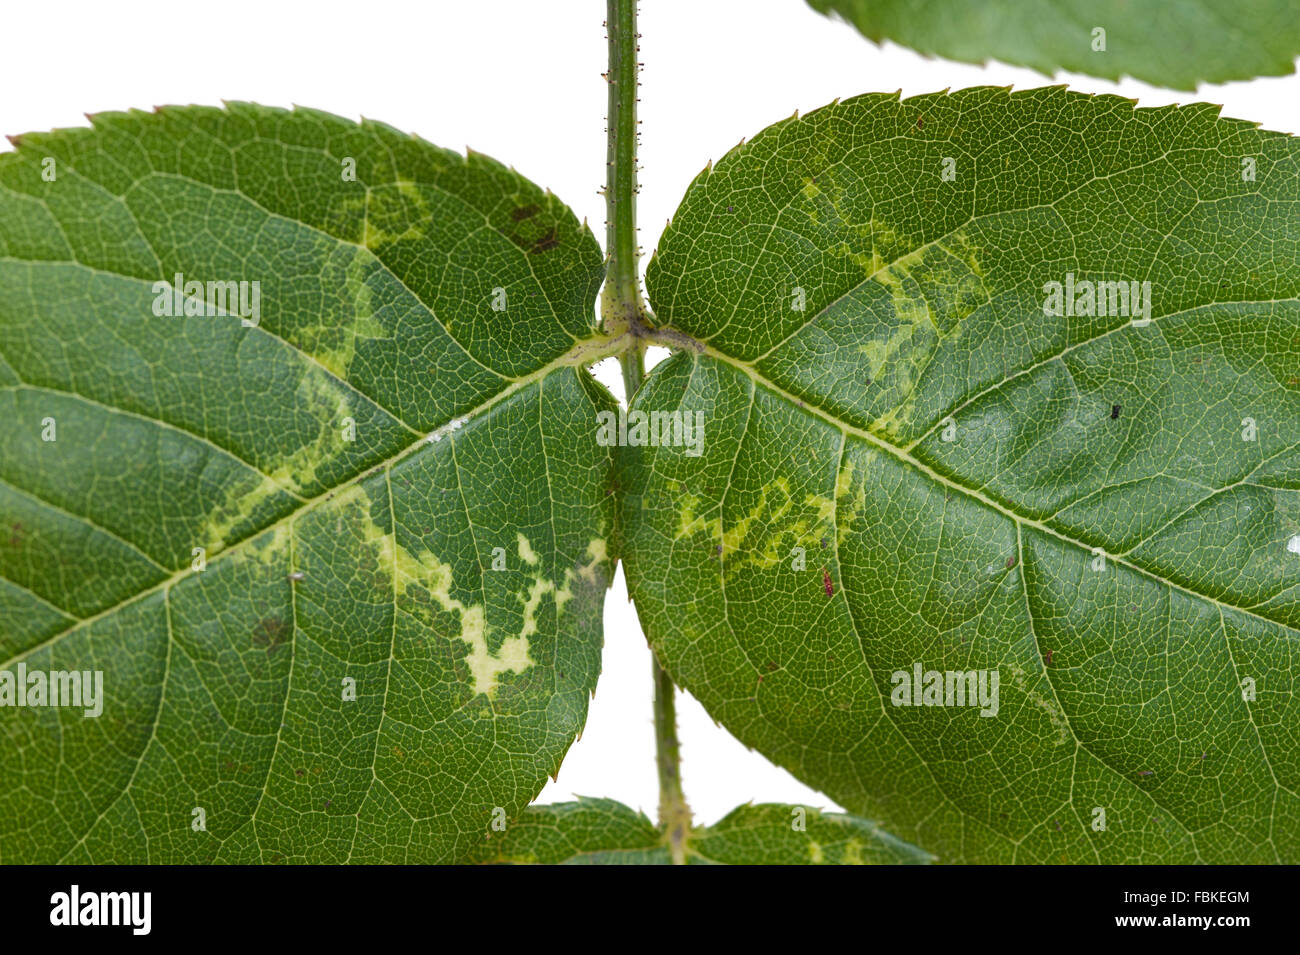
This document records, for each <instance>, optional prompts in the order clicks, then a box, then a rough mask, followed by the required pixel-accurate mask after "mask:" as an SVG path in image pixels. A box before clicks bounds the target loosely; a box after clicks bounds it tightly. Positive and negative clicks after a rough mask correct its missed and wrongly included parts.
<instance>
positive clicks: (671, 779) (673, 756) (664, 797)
mask: <svg viewBox="0 0 1300 955" xmlns="http://www.w3.org/2000/svg"><path fill="white" fill-rule="evenodd" d="M650 665H651V666H652V667H654V681H655V749H656V754H657V757H658V763H659V824H660V825H661V826H663V827H664V832H665V836H666V838H667V840H668V848H669V849H670V850H671V852H672V858H673V865H685V864H686V839H687V836H688V835H689V834H690V831H691V809H690V806H688V805H687V804H686V797H685V796H684V795H683V794H682V771H681V751H680V746H679V744H678V742H677V707H676V703H675V701H674V699H673V693H674V691H675V690H676V687H674V686H673V681H672V677H670V676H669V675H668V674H667V673H666V672H664V669H663V667H661V666H660V665H659V661H658V660H654V659H652V660H651V661H650Z"/></svg>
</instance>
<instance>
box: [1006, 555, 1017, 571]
mask: <svg viewBox="0 0 1300 955" xmlns="http://www.w3.org/2000/svg"><path fill="white" fill-rule="evenodd" d="M1014 566H1016V555H1015V554H1012V555H1011V556H1010V557H1008V558H1007V570H1010V569H1011V568H1012V567H1014Z"/></svg>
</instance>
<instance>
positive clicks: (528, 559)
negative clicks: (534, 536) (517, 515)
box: [517, 534, 537, 564]
mask: <svg viewBox="0 0 1300 955" xmlns="http://www.w3.org/2000/svg"><path fill="white" fill-rule="evenodd" d="M517 537H518V540H519V559H520V560H522V561H523V562H524V563H525V564H535V563H537V552H536V551H534V550H533V545H532V544H530V543H528V538H527V537H525V536H524V535H523V534H519V535H517Z"/></svg>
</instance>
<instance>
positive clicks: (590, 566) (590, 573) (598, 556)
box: [555, 537, 609, 614]
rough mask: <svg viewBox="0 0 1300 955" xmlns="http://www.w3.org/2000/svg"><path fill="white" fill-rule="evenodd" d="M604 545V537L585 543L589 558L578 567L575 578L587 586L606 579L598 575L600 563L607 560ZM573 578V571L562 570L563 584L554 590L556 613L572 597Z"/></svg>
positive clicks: (607, 556) (592, 585)
mask: <svg viewBox="0 0 1300 955" xmlns="http://www.w3.org/2000/svg"><path fill="white" fill-rule="evenodd" d="M605 547H606V545H605V539H604V538H603V537H597V538H594V539H592V541H591V543H589V544H588V545H587V557H588V558H589V560H588V562H587V563H586V564H583V565H581V566H579V567H578V573H577V579H580V580H582V581H583V582H584V583H585V584H587V586H589V587H595V586H597V585H599V584H602V583H605V582H606V581H607V580H608V578H602V577H601V576H600V574H601V573H602V570H601V566H600V565H601V564H603V563H606V562H607V561H608V560H609V555H608V553H607V551H606V549H605ZM574 579H575V576H574V573H573V571H571V570H566V571H565V572H564V586H563V587H561V588H560V589H559V590H557V591H556V592H555V612H556V613H557V614H558V613H560V612H561V611H563V610H564V605H565V604H566V603H568V602H569V601H570V600H572V599H573V582H574Z"/></svg>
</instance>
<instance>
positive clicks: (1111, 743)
mask: <svg viewBox="0 0 1300 955" xmlns="http://www.w3.org/2000/svg"><path fill="white" fill-rule="evenodd" d="M922 119H923V120H924V121H923V122H922ZM945 158H950V159H952V160H953V162H952V163H948V162H946V161H945ZM1243 160H1250V162H1243ZM947 170H953V171H954V172H955V178H948V177H946V176H945V172H946V171H947ZM1251 170H1253V175H1247V174H1246V173H1248V172H1249V171H1251ZM1074 280H1077V281H1078V282H1080V283H1082V282H1085V281H1087V282H1123V283H1131V282H1136V283H1139V285H1138V289H1137V291H1138V293H1139V295H1138V297H1137V298H1134V299H1132V300H1131V301H1130V308H1129V309H1128V314H1125V313H1124V311H1123V309H1121V308H1120V306H1121V305H1123V300H1122V299H1120V298H1119V296H1118V291H1117V289H1118V287H1117V286H1115V287H1112V288H1111V289H1110V291H1108V292H1107V295H1106V296H1105V298H1106V301H1107V307H1106V309H1105V311H1106V312H1107V314H1094V315H1087V314H1082V311H1083V310H1084V308H1083V307H1084V306H1086V304H1087V303H1086V301H1084V300H1083V295H1082V289H1083V288H1084V286H1083V285H1080V286H1079V287H1078V289H1076V292H1077V293H1079V299H1078V302H1077V303H1076V304H1079V305H1080V314H1075V315H1073V316H1065V315H1062V316H1060V317H1057V316H1049V315H1047V314H1045V311H1046V310H1047V309H1049V307H1051V298H1052V293H1051V289H1052V286H1051V283H1061V284H1062V285H1063V284H1064V283H1066V282H1067V281H1074ZM1143 282H1150V289H1151V293H1150V296H1149V297H1145V296H1142V295H1141V292H1142V288H1141V284H1140V283H1143ZM647 284H648V289H649V294H650V299H651V304H652V306H653V308H654V310H655V314H656V319H657V321H658V322H659V323H660V324H661V325H663V326H665V327H666V328H668V329H670V331H668V332H667V333H663V334H661V335H660V337H661V338H670V337H671V338H676V339H680V340H683V341H689V339H690V338H693V339H695V340H697V342H698V347H697V348H686V349H684V350H683V351H682V352H680V353H679V354H677V355H676V356H674V357H673V358H671V359H669V360H668V361H666V362H664V363H663V364H661V365H660V366H658V367H657V368H656V369H655V370H654V372H653V373H652V374H651V376H650V378H649V379H648V380H647V382H646V384H645V385H644V386H643V388H642V390H641V391H640V392H639V393H638V394H637V396H636V399H635V401H634V407H635V409H637V410H640V411H660V412H662V411H667V412H673V411H678V410H680V411H683V412H686V413H691V414H697V413H702V414H703V415H704V422H705V438H704V442H703V453H702V454H701V455H700V456H697V457H692V456H691V455H690V454H688V453H686V451H687V450H688V449H686V448H683V447H675V446H670V445H668V444H663V445H661V446H657V447H655V446H650V447H629V448H626V449H622V450H621V452H620V462H619V470H620V472H621V473H620V476H619V483H620V486H621V487H622V488H624V498H623V524H622V528H623V533H624V538H623V539H624V559H625V561H626V566H627V573H628V582H629V590H630V592H631V594H632V596H633V598H634V600H635V602H636V604H637V608H638V612H639V615H640V618H641V621H642V624H643V626H644V627H645V629H646V632H647V634H648V636H649V638H650V640H651V642H652V644H653V645H654V647H655V649H656V651H657V655H658V656H659V659H660V660H661V661H662V662H663V664H664V665H665V666H666V667H667V668H668V670H669V672H670V673H671V675H672V676H673V678H674V679H675V680H676V681H677V682H678V683H679V684H680V685H681V686H684V687H685V688H686V689H688V690H689V691H690V692H691V693H693V694H694V695H695V696H696V697H697V698H698V699H699V700H700V701H701V702H702V703H703V704H704V706H705V708H706V709H707V710H708V711H709V713H710V714H711V715H712V716H713V717H714V718H715V719H717V720H719V721H720V722H721V723H723V724H724V725H725V726H727V727H728V728H729V729H730V730H731V731H732V732H733V733H735V734H736V735H737V736H738V737H739V738H740V739H741V741H742V742H744V743H746V744H747V745H749V746H751V747H754V748H756V749H758V750H759V751H761V752H762V753H764V754H765V755H767V756H768V757H769V758H771V759H773V760H774V761H775V762H777V763H778V764H780V765H782V766H784V767H786V768H788V769H789V770H790V771H791V772H793V773H794V774H795V775H796V776H797V777H799V778H800V779H802V780H803V781H805V782H806V783H808V784H810V785H812V786H815V787H816V788H818V789H820V790H822V791H824V792H826V793H827V794H829V795H830V796H831V797H832V798H834V799H835V800H836V801H837V802H839V804H840V805H842V806H845V807H846V808H847V809H848V810H849V811H851V812H854V813H858V814H861V815H864V816H868V817H870V818H873V819H877V820H879V821H880V823H881V825H883V826H885V827H886V828H888V829H889V830H890V831H891V832H893V833H895V834H897V835H898V836H899V837H901V838H904V839H906V840H908V841H909V842H913V843H915V844H916V845H918V846H921V847H922V848H924V849H926V850H928V851H930V852H932V853H934V854H935V855H936V856H937V857H938V858H939V860H940V861H944V862H977V861H978V862H994V861H1001V862H1010V861H1016V862H1048V861H1051V862H1056V861H1072V862H1098V861H1100V862H1105V863H1121V862H1122V863H1134V862H1192V861H1200V862H1279V861H1283V862H1296V861H1300V798H1298V797H1297V795H1296V794H1297V793H1298V792H1300V749H1298V748H1297V747H1296V746H1295V740H1296V738H1297V736H1300V702H1297V695H1296V694H1295V692H1294V691H1295V673H1296V666H1295V651H1296V646H1297V641H1298V639H1300V552H1298V551H1300V303H1298V301H1297V297H1298V296H1300V147H1298V146H1297V142H1296V140H1295V139H1292V138H1290V137H1287V136H1284V135H1280V134H1276V133H1268V132H1262V131H1260V130H1258V129H1257V128H1255V127H1254V126H1252V125H1251V124H1249V123H1244V122H1238V121H1233V120H1225V119H1220V118H1219V117H1218V115H1217V110H1216V108H1215V107H1211V106H1203V105H1197V106H1188V107H1182V108H1176V107H1169V108H1161V109H1135V108H1134V107H1133V105H1132V104H1131V103H1130V102H1128V101H1126V100H1122V99H1119V98H1117V97H1089V96H1084V95H1080V94H1077V93H1072V92H1068V91H1066V90H1063V89H1059V88H1057V89H1037V90H1028V91H1023V92H1017V93H1009V92H1007V91H1005V90H995V89H987V88H986V89H973V90H966V91H963V92H959V93H955V94H952V95H945V94H934V95H928V96H921V97H917V98H914V99H910V100H906V101H900V100H899V99H898V98H897V97H896V96H887V95H869V96H863V97H859V98H857V99H854V100H850V101H847V102H843V103H838V104H835V105H832V106H829V107H826V108H824V109H821V110H818V111H817V112H815V113H812V114H811V115H808V116H805V117H803V118H797V117H796V118H793V119H790V120H786V121H784V122H781V123H778V124H776V125H775V126H772V127H769V128H768V129H766V130H764V131H763V132H762V133H760V134H759V135H758V136H756V137H755V138H754V139H753V140H752V141H751V142H749V143H748V144H746V145H742V146H741V147H739V148H737V149H736V150H734V151H733V152H731V153H730V154H729V155H727V156H726V157H725V158H724V159H723V160H722V161H721V162H719V163H718V164H717V165H716V166H713V167H711V168H710V169H708V170H706V171H705V172H703V173H702V174H701V175H700V176H699V178H698V179H697V180H696V181H695V182H694V183H693V184H692V186H691V187H690V189H689V191H688V192H687V195H686V198H685V200H684V201H683V203H682V205H681V207H680V208H679V210H678V211H677V213H676V215H675V217H674V219H673V221H672V223H671V225H670V227H669V228H668V230H667V232H666V233H665V234H664V236H663V238H662V240H661V242H660V245H659V248H658V251H657V253H656V256H655V258H654V259H653V260H652V261H651V263H650V266H649V270H648V277H647ZM1125 288H1131V287H1130V286H1128V285H1127V284H1126V285H1125ZM1111 292H1114V294H1115V299H1114V301H1115V306H1114V307H1111V306H1110V304H1109V303H1110V301H1111V298H1110V293H1111ZM1142 300H1145V301H1146V302H1148V303H1150V304H1152V308H1151V311H1150V314H1151V319H1152V320H1151V321H1150V323H1149V324H1142V319H1141V317H1140V315H1141V311H1142V309H1141V308H1139V307H1138V306H1139V305H1140V302H1141V301H1142ZM800 308H802V310H800ZM1094 311H1095V309H1094ZM1134 319H1136V320H1137V322H1136V323H1135V321H1134ZM687 336H689V338H687ZM800 554H802V555H803V562H804V564H805V565H806V569H797V568H798V566H799V561H798V557H799V555H800ZM917 666H920V667H921V668H922V672H923V681H924V680H926V679H928V678H926V677H924V673H925V672H928V671H938V672H940V673H947V672H948V671H952V672H954V673H966V672H968V671H969V672H972V673H974V674H975V678H976V679H977V680H978V679H979V678H980V677H979V671H986V675H985V683H984V686H985V688H986V690H987V691H989V692H988V696H987V697H986V703H987V704H990V705H985V706H971V705H965V706H962V705H953V706H926V705H917V706H905V705H895V701H896V700H897V701H899V702H901V703H906V702H910V701H911V698H910V697H903V696H898V695H897V694H900V693H901V692H902V688H903V683H902V679H903V678H904V677H910V676H911V675H912V674H913V673H914V672H915V667H917ZM994 671H995V672H996V673H997V674H998V677H999V680H1000V684H999V691H998V706H997V707H996V708H995V707H993V706H992V705H991V704H992V702H993V700H992V693H991V689H992V682H991V680H992V675H993V672H994ZM946 679H947V678H946V677H945V690H946ZM954 689H955V687H954ZM917 702H918V703H924V702H925V698H924V697H923V696H922V695H921V694H920V688H918V699H917ZM945 702H946V700H945ZM954 702H955V698H954ZM994 709H996V715H993V714H992V711H993V710H994ZM982 711H990V717H991V718H985V717H983V716H981V712H982ZM1102 813H1104V820H1103V819H1102V817H1101V814H1102ZM1103 822H1104V826H1105V828H1104V829H1098V828H1094V827H1095V826H1097V825H1099V824H1100V823H1103Z"/></svg>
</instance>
